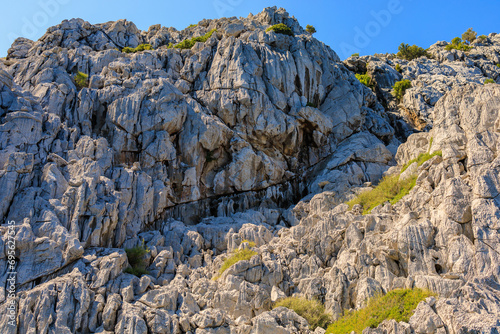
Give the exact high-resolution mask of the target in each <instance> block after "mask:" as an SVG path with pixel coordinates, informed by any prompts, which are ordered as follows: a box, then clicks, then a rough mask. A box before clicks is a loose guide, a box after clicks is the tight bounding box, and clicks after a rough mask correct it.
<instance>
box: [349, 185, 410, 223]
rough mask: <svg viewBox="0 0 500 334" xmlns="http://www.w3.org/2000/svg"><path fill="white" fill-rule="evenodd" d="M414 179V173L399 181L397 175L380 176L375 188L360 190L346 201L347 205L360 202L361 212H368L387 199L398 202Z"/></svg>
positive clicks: (393, 202)
mask: <svg viewBox="0 0 500 334" xmlns="http://www.w3.org/2000/svg"><path fill="white" fill-rule="evenodd" d="M416 181H417V176H416V175H414V176H412V177H409V178H407V179H405V180H401V181H400V180H399V175H391V176H386V177H384V178H382V180H381V181H380V182H379V184H378V185H377V186H376V187H375V188H373V189H371V190H368V191H364V192H362V193H361V194H359V195H358V196H356V198H354V199H352V200H350V201H349V202H347V205H349V207H350V208H352V207H353V206H354V205H356V204H360V205H361V207H362V208H363V214H368V213H370V212H371V211H372V210H373V208H375V207H377V206H379V205H380V204H383V203H385V202H387V201H389V202H390V203H391V204H396V203H397V202H399V200H400V199H401V198H403V197H404V196H406V195H408V194H409V193H410V190H412V189H413V187H414V186H415V183H416Z"/></svg>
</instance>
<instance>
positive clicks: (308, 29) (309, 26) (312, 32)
mask: <svg viewBox="0 0 500 334" xmlns="http://www.w3.org/2000/svg"><path fill="white" fill-rule="evenodd" d="M306 31H307V32H308V33H310V34H311V35H312V34H315V33H316V28H314V26H312V25H310V24H308V25H307V26H306Z"/></svg>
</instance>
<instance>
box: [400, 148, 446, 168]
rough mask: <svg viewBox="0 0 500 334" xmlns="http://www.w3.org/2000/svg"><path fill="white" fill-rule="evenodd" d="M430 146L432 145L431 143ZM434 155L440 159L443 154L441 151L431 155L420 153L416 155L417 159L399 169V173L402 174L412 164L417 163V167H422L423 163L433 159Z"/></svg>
mask: <svg viewBox="0 0 500 334" xmlns="http://www.w3.org/2000/svg"><path fill="white" fill-rule="evenodd" d="M431 145H432V143H431ZM436 155H439V156H440V157H442V156H443V152H442V151H436V152H433V153H429V152H426V153H420V154H419V155H418V157H416V158H415V159H412V160H410V161H408V162H407V163H406V164H405V165H404V166H403V168H401V173H403V172H404V171H405V170H406V169H408V167H410V165H411V164H413V163H414V162H417V163H418V166H419V167H420V166H422V165H423V164H424V162H426V161H428V160H430V159H431V158H433V157H435V156H436Z"/></svg>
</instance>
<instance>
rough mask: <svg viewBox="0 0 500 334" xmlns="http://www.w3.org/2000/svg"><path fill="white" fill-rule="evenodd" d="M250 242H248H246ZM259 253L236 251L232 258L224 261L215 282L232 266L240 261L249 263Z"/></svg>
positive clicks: (248, 250) (245, 250)
mask: <svg viewBox="0 0 500 334" xmlns="http://www.w3.org/2000/svg"><path fill="white" fill-rule="evenodd" d="M244 241H245V242H248V241H247V240H244ZM254 244H255V243H254ZM257 254H258V253H257V252H255V251H253V250H250V249H237V250H235V251H234V252H233V253H232V254H231V256H229V257H228V258H227V259H225V260H224V262H223V263H222V266H221V267H220V269H219V275H217V276H214V278H213V279H214V280H217V279H218V278H219V277H220V276H221V275H222V274H223V273H224V272H225V271H226V270H228V269H229V268H230V267H231V266H232V265H234V264H236V263H238V262H240V261H248V260H250V259H251V258H252V256H254V255H257Z"/></svg>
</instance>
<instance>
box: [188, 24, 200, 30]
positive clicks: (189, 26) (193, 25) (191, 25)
mask: <svg viewBox="0 0 500 334" xmlns="http://www.w3.org/2000/svg"><path fill="white" fill-rule="evenodd" d="M197 26H198V25H197V24H190V25H188V26H187V28H186V29H189V28H194V27H197Z"/></svg>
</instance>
